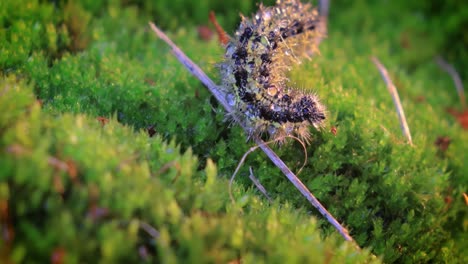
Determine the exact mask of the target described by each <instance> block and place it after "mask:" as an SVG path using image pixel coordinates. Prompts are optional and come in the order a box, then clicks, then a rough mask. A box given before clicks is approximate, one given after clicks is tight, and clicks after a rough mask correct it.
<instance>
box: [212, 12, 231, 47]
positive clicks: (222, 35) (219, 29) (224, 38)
mask: <svg viewBox="0 0 468 264" xmlns="http://www.w3.org/2000/svg"><path fill="white" fill-rule="evenodd" d="M210 21H211V23H213V25H214V27H215V29H216V33H217V34H218V39H219V42H220V43H221V44H223V45H226V44H227V43H228V42H229V36H228V34H226V31H224V29H223V27H221V26H220V25H219V23H218V20H216V15H215V13H214V12H213V11H211V12H210Z"/></svg>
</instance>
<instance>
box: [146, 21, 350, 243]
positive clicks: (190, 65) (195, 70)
mask: <svg viewBox="0 0 468 264" xmlns="http://www.w3.org/2000/svg"><path fill="white" fill-rule="evenodd" d="M149 25H150V27H151V29H152V30H153V31H154V33H156V35H157V36H158V37H159V38H160V39H162V40H164V42H166V43H167V44H168V45H169V46H170V47H171V49H172V53H173V54H174V56H175V57H176V58H177V59H178V60H179V61H180V62H181V63H182V64H183V65H184V66H185V68H186V69H187V70H188V71H190V72H191V73H192V74H193V75H194V76H195V77H197V78H198V79H199V80H200V81H201V82H202V83H203V84H204V85H205V86H206V87H207V88H208V90H209V91H210V92H211V93H212V94H213V95H214V97H215V98H216V100H217V101H218V102H219V103H220V104H221V105H222V106H223V107H224V109H225V110H226V111H227V112H228V113H231V112H232V107H231V106H230V105H229V104H228V103H227V102H226V99H225V98H224V96H223V94H222V93H221V92H220V91H219V88H218V86H217V85H216V84H215V83H214V82H213V81H212V80H211V79H210V78H209V77H208V76H207V75H206V74H205V73H204V72H203V71H202V70H201V69H200V67H198V65H196V64H195V63H194V62H192V61H191V60H190V59H189V58H188V57H187V56H186V55H185V54H184V52H183V51H182V50H180V49H179V47H177V46H176V45H175V44H174V43H173V42H172V41H171V40H170V39H169V38H168V37H167V36H166V34H164V32H162V31H161V30H160V29H159V28H157V27H156V25H154V24H153V23H151V22H150V23H149ZM232 116H233V118H234V119H235V121H236V122H237V123H238V124H239V125H241V126H242V127H243V128H244V130H245V131H247V129H246V127H245V126H244V125H243V124H242V122H240V121H239V120H238V119H237V118H236V116H235V115H232ZM252 138H253V139H254V140H255V142H256V143H257V145H258V146H259V147H260V148H261V149H262V150H263V152H265V154H266V155H267V156H268V157H269V158H270V160H271V161H272V162H273V163H274V164H275V165H276V166H277V167H278V168H279V169H280V170H281V171H282V172H283V173H284V175H286V177H287V178H288V180H289V181H290V182H291V183H292V184H293V185H294V186H295V187H296V188H297V189H298V190H299V191H300V192H301V193H302V195H304V196H305V197H306V198H307V200H309V202H310V203H311V204H312V205H313V206H314V207H315V208H317V210H319V212H320V213H321V214H322V215H323V216H324V217H325V218H326V219H327V220H328V222H330V223H331V224H332V225H333V226H334V227H335V229H337V231H338V232H339V233H340V234H341V235H342V236H343V237H344V238H345V239H346V240H347V241H354V240H353V238H352V237H351V236H350V235H349V232H348V230H347V229H346V228H344V227H343V226H342V225H341V224H340V223H339V222H338V221H337V220H336V219H335V218H334V217H333V216H332V215H331V214H330V213H329V212H328V211H327V209H326V208H325V207H324V206H323V205H322V204H321V203H320V202H319V201H318V200H317V198H315V196H314V195H313V194H312V193H311V192H310V191H309V190H308V189H307V187H306V186H305V185H304V184H303V183H302V182H301V181H300V180H299V178H297V176H296V175H294V173H292V172H291V170H290V169H289V168H288V166H286V164H285V163H284V162H283V161H282V160H281V159H280V158H279V157H278V155H276V153H275V152H274V151H273V150H272V149H271V148H270V147H268V145H267V144H265V142H264V141H263V140H262V139H260V138H259V137H257V136H252Z"/></svg>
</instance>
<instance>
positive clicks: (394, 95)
mask: <svg viewBox="0 0 468 264" xmlns="http://www.w3.org/2000/svg"><path fill="white" fill-rule="evenodd" d="M372 62H374V64H375V66H377V69H378V70H379V72H380V75H382V79H383V80H384V82H385V84H386V85H387V89H388V91H389V92H390V95H391V96H392V99H393V103H394V104H395V108H396V111H397V114H398V119H399V120H400V126H401V130H402V131H403V135H404V136H405V137H406V139H407V140H408V143H409V144H410V145H413V139H412V138H411V133H410V130H409V127H408V123H407V122H406V117H405V112H404V111H403V106H402V105H401V101H400V97H399V96H398V91H397V88H396V87H395V85H394V84H393V82H392V79H390V76H389V75H388V72H387V69H386V68H385V67H384V66H383V65H382V63H380V61H379V60H378V59H377V58H376V57H372Z"/></svg>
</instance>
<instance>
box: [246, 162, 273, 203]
mask: <svg viewBox="0 0 468 264" xmlns="http://www.w3.org/2000/svg"><path fill="white" fill-rule="evenodd" d="M249 172H250V174H249V178H250V180H251V181H252V182H253V183H254V184H255V186H256V187H257V189H258V190H259V191H260V192H261V193H262V194H263V195H264V196H265V197H266V198H267V199H268V201H269V202H270V203H271V202H273V201H272V200H271V198H270V196H269V195H268V193H267V191H266V189H265V187H263V185H262V184H261V183H260V181H259V180H258V179H257V178H255V175H254V173H253V170H252V167H249Z"/></svg>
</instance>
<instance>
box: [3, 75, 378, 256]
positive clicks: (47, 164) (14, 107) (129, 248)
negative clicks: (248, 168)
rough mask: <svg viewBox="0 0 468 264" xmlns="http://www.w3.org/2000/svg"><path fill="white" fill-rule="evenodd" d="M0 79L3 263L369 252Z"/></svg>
mask: <svg viewBox="0 0 468 264" xmlns="http://www.w3.org/2000/svg"><path fill="white" fill-rule="evenodd" d="M0 88H1V90H2V91H3V93H2V96H1V97H0V106H1V110H2V115H1V118H0V120H1V123H0V129H1V130H2V139H1V142H0V147H1V149H3V150H4V151H2V153H1V154H0V160H1V162H0V164H1V167H2V170H1V171H0V179H1V182H0V190H1V193H0V194H1V197H0V199H1V201H2V203H5V202H6V208H4V209H6V210H4V211H3V212H2V219H3V221H2V225H3V226H2V228H5V227H8V228H12V229H14V236H11V237H9V238H8V239H7V240H2V242H1V244H0V245H1V246H2V248H3V249H8V251H6V252H4V253H5V255H3V256H2V258H3V259H2V262H4V261H13V262H14V263H20V262H31V261H38V262H44V261H47V260H48V259H51V258H56V257H57V255H61V257H62V258H63V259H62V261H64V262H66V263H81V262H93V261H96V259H100V260H101V261H104V262H116V261H126V262H128V261H130V262H140V261H145V262H150V261H156V260H159V261H162V262H174V261H177V262H229V261H235V260H238V259H240V260H241V261H243V262H247V263H248V262H255V263H258V262H259V261H261V262H269V263H270V262H271V261H273V260H274V261H281V262H284V261H286V262H291V261H293V262H301V261H306V262H310V261H311V260H314V261H318V262H323V261H325V259H328V260H329V261H331V263H342V262H343V261H347V262H351V263H360V262H362V261H371V262H378V260H377V259H374V260H373V258H372V257H371V256H370V255H369V253H368V252H360V253H357V252H356V251H355V249H354V248H353V246H352V245H351V244H348V243H345V242H343V241H341V239H340V238H338V237H336V236H335V237H333V238H329V239H326V240H322V239H321V238H320V234H319V232H317V230H316V222H315V220H313V219H311V218H310V217H308V216H307V215H306V214H305V213H304V212H302V213H301V212H299V211H297V210H294V209H293V208H291V206H288V205H280V204H279V203H275V204H274V205H271V206H270V205H268V204H266V203H265V202H264V201H262V200H261V199H259V198H258V197H256V196H255V195H254V194H253V192H252V191H251V190H249V191H246V192H245V193H244V196H243V199H244V200H245V202H244V205H243V209H242V211H241V208H239V207H233V206H232V205H231V203H230V201H229V200H228V198H227V196H226V195H225V194H226V193H225V192H220V191H219V190H220V189H226V186H227V182H226V180H224V179H222V178H217V172H216V171H217V169H216V165H215V164H214V163H213V162H212V161H211V160H208V162H207V165H206V167H205V169H204V170H197V169H196V168H197V164H198V160H197V158H196V157H195V156H193V154H192V152H191V150H187V151H185V152H184V153H181V152H180V148H179V147H178V146H177V145H176V144H175V143H174V142H171V143H169V144H167V143H164V142H163V141H162V139H161V138H160V137H159V136H155V137H152V138H148V136H147V134H146V133H145V132H143V131H140V132H134V131H132V129H130V128H129V127H125V126H122V125H121V124H119V123H118V122H117V121H116V120H115V119H113V120H110V121H109V122H107V123H106V124H105V125H102V124H101V123H100V122H98V120H96V119H94V118H89V117H86V116H83V115H77V116H73V115H70V114H64V115H61V116H59V117H53V116H51V115H50V114H47V113H43V112H42V111H41V109H40V104H39V103H38V102H37V101H35V100H34V96H33V94H32V91H31V89H30V88H29V87H28V86H26V85H25V84H24V83H22V82H18V81H17V80H15V78H14V77H6V78H4V79H2V81H1V84H0ZM13 102H14V103H13ZM239 216H242V217H239ZM285 244H288V245H289V246H291V248H289V247H284V246H283V245H285ZM292 249H293V252H294V253H292V252H291V250H292ZM58 252H61V253H58Z"/></svg>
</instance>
